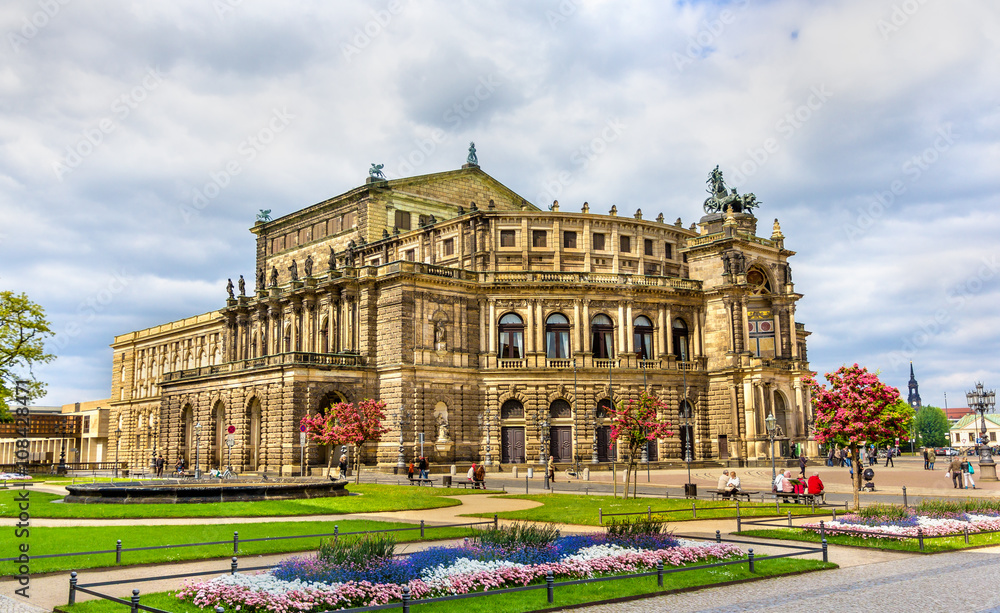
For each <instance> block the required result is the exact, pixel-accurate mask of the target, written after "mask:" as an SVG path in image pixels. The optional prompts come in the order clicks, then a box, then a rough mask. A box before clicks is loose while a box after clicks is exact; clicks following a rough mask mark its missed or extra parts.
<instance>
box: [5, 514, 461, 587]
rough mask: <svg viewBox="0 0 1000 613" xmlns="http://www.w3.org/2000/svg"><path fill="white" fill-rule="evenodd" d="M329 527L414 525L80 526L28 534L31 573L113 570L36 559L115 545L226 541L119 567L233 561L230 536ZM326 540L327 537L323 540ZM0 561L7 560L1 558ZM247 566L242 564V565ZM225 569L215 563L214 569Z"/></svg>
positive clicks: (254, 550) (142, 556)
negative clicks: (205, 560) (95, 569)
mask: <svg viewBox="0 0 1000 613" xmlns="http://www.w3.org/2000/svg"><path fill="white" fill-rule="evenodd" d="M334 526H337V527H338V528H339V531H340V532H358V531H364V530H387V529H393V528H414V527H417V528H419V527H418V526H415V525H414V524H403V523H396V522H377V521H363V520H345V521H338V522H319V521H311V522H265V523H253V524H217V525H194V526H79V527H66V528H31V533H30V536H29V538H28V539H25V542H27V543H28V544H29V545H30V547H31V550H30V553H31V556H32V559H31V571H32V572H36V573H42V572H50V571H56V570H80V569H82V568H98V567H103V566H114V565H115V554H114V553H105V554H97V555H81V556H70V557H59V558H38V557H37V556H41V555H46V554H52V553H73V552H77V551H98V550H100V551H103V550H112V551H113V550H114V549H115V544H116V541H117V540H118V539H121V541H122V548H125V549H128V548H131V547H152V546H156V545H179V544H183V543H204V542H210V541H226V542H225V543H224V544H220V545H201V546H197V547H180V548H176V549H153V550H148V551H126V552H123V553H122V564H123V565H131V564H148V563H151V562H176V561H178V560H198V559H205V558H218V557H221V556H232V555H233V532H234V531H238V532H239V533H240V539H241V540H243V539H252V538H263V537H273V536H290V535H300V534H327V533H331V532H333V529H334ZM469 533H470V529H469V528H431V527H427V528H426V529H425V534H426V538H428V539H443V538H463V537H465V536H468V535H469ZM394 534H395V537H396V540H397V541H399V542H404V541H416V540H420V530H419V529H417V530H412V531H411V530H407V531H405V532H396V533H394ZM324 538H327V539H329V538H331V537H324ZM319 541H320V538H316V537H314V538H301V539H285V540H280V541H261V542H254V543H246V542H242V543H240V552H239V554H238V556H239V557H240V558H244V559H245V558H246V557H247V556H252V555H258V554H265V553H284V552H292V551H307V550H313V549H316V547H317V546H318V545H319ZM4 557H11V556H9V555H4ZM243 563H244V564H247V562H243ZM224 566H225V563H224V561H220V563H219V567H220V568H222V567H224ZM14 572H16V567H15V563H14V562H0V576H6V575H9V574H13V573H14Z"/></svg>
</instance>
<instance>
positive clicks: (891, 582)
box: [557, 547, 1000, 613]
mask: <svg viewBox="0 0 1000 613" xmlns="http://www.w3.org/2000/svg"><path fill="white" fill-rule="evenodd" d="M998 554H1000V548H996V547H992V548H989V549H978V550H974V551H964V552H954V553H944V554H937V555H929V556H907V557H905V558H902V559H894V560H889V561H883V562H877V563H873V564H866V565H862V566H852V567H849V568H840V569H837V570H832V571H824V572H818V573H812V574H809V575H806V576H801V577H785V578H776V579H767V580H763V581H758V582H754V583H743V584H740V585H731V586H726V587H721V588H711V589H706V590H698V591H694V592H685V593H680V594H671V595H668V596H660V597H657V598H648V599H641V600H635V601H631V602H624V603H615V604H608V605H599V606H593V607H584V608H580V609H573V610H574V611H586V612H588V613H632V612H635V613H638V612H642V613H646V612H647V611H671V613H696V612H697V613H708V612H710V611H711V612H719V613H728V612H737V611H781V612H783V613H787V612H788V611H809V613H824V612H826V611H830V612H836V613H845V612H849V611H877V612H879V613H886V612H888V613H894V612H897V611H898V612H905V613H917V612H920V611H1000V591H997V589H996V586H997V584H998V583H1000V555H998ZM557 594H558V593H557Z"/></svg>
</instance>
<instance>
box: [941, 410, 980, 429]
mask: <svg viewBox="0 0 1000 613" xmlns="http://www.w3.org/2000/svg"><path fill="white" fill-rule="evenodd" d="M941 410H942V411H944V415H945V417H947V418H948V421H949V422H951V424H952V425H955V424H956V423H958V420H960V419H962V418H963V417H965V416H966V415H975V413H976V412H975V411H973V410H972V409H970V408H969V407H949V408H947V409H941Z"/></svg>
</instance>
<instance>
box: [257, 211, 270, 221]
mask: <svg viewBox="0 0 1000 613" xmlns="http://www.w3.org/2000/svg"><path fill="white" fill-rule="evenodd" d="M257 221H271V209H260V212H259V213H257Z"/></svg>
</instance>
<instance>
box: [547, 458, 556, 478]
mask: <svg viewBox="0 0 1000 613" xmlns="http://www.w3.org/2000/svg"><path fill="white" fill-rule="evenodd" d="M547 470H548V471H549V481H553V482H554V481H555V480H556V459H555V458H553V457H552V456H549V466H548V469H547Z"/></svg>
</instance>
